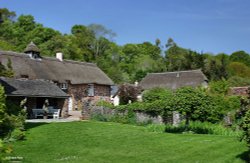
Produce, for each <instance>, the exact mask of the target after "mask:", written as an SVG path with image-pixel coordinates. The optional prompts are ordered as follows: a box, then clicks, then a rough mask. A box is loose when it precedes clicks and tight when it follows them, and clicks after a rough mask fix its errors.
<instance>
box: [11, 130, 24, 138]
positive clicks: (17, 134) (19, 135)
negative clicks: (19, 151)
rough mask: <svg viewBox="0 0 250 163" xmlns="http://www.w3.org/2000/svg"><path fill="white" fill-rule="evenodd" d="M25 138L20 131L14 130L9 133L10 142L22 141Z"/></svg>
mask: <svg viewBox="0 0 250 163" xmlns="http://www.w3.org/2000/svg"><path fill="white" fill-rule="evenodd" d="M24 138H25V132H24V131H22V130H20V129H17V128H16V129H14V131H12V132H11V136H10V140H11V141H16V140H24Z"/></svg>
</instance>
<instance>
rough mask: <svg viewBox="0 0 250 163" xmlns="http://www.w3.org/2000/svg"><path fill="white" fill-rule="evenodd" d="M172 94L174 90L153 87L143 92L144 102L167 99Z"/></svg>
mask: <svg viewBox="0 0 250 163" xmlns="http://www.w3.org/2000/svg"><path fill="white" fill-rule="evenodd" d="M171 96H172V92H171V91H170V90H168V89H164V88H153V89H151V90H147V91H145V92H143V95H142V100H143V101H144V102H154V101H156V100H167V99H168V98H170V97H171Z"/></svg>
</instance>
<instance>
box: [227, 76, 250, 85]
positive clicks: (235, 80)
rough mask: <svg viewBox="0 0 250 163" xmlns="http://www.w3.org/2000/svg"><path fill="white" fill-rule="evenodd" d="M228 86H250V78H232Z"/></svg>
mask: <svg viewBox="0 0 250 163" xmlns="http://www.w3.org/2000/svg"><path fill="white" fill-rule="evenodd" d="M228 84H229V85H230V86H231V87H240V86H249V85H250V78H246V77H245V78H243V77H239V76H232V77H230V78H229V79H228Z"/></svg>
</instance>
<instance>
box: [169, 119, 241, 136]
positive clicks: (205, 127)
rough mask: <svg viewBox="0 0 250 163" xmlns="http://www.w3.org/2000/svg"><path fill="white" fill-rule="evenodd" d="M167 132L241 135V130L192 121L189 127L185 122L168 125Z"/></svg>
mask: <svg viewBox="0 0 250 163" xmlns="http://www.w3.org/2000/svg"><path fill="white" fill-rule="evenodd" d="M165 131H166V132H170V133H195V134H211V135H225V136H237V137H239V136H241V135H242V132H241V131H233V130H232V129H230V128H226V127H224V126H222V125H220V124H212V123H209V122H199V121H195V122H193V121H191V122H190V124H189V126H188V127H187V126H186V125H185V124H184V123H181V124H180V125H178V126H172V125H166V129H165Z"/></svg>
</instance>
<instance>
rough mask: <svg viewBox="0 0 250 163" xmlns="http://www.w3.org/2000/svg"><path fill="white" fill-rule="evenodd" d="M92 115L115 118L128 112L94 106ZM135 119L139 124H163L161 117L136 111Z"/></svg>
mask: <svg viewBox="0 0 250 163" xmlns="http://www.w3.org/2000/svg"><path fill="white" fill-rule="evenodd" d="M89 111H90V115H98V114H100V115H103V116H107V117H110V116H114V115H116V114H118V115H120V116H121V115H124V116H125V115H126V114H127V112H126V111H118V110H114V109H109V108H105V107H101V106H93V107H91V109H90V110H89ZM135 118H136V122H137V123H153V124H163V123H164V121H163V118H162V116H160V115H151V114H148V113H146V112H140V111H135Z"/></svg>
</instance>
